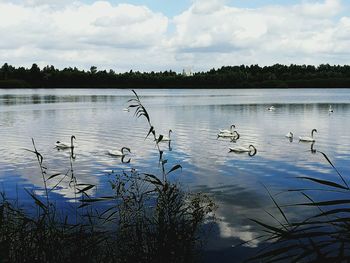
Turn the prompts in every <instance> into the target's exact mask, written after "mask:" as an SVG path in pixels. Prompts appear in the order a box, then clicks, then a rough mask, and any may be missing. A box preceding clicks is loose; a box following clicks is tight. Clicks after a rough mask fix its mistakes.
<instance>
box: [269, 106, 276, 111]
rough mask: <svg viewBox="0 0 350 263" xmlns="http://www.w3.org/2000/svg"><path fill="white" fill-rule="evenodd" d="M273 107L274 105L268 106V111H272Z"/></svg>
mask: <svg viewBox="0 0 350 263" xmlns="http://www.w3.org/2000/svg"><path fill="white" fill-rule="evenodd" d="M275 109H276V108H275V106H270V107H269V108H267V110H268V111H274V110H275Z"/></svg>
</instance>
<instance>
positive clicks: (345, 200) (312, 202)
mask: <svg viewBox="0 0 350 263" xmlns="http://www.w3.org/2000/svg"><path fill="white" fill-rule="evenodd" d="M311 153H312V154H320V155H321V156H322V157H323V158H324V159H325V160H326V161H327V163H328V164H329V165H330V166H331V167H332V168H333V170H334V171H335V173H336V174H337V176H338V177H337V178H338V180H329V179H321V178H316V177H310V176H299V177H297V179H300V180H306V181H308V182H311V183H312V184H313V185H315V187H310V188H302V189H287V190H286V191H284V192H285V193H294V194H300V195H301V196H302V197H304V199H305V201H304V202H300V203H293V204H286V205H280V204H279V203H278V201H277V199H276V196H273V195H272V194H271V193H270V191H269V190H268V189H267V188H266V190H267V192H268V194H269V196H270V198H271V200H272V202H273V203H274V205H275V208H276V209H277V210H278V211H279V215H280V217H281V219H278V218H277V216H274V215H272V214H270V213H269V215H270V216H271V218H272V219H273V220H274V222H275V224H271V223H266V222H262V221H259V220H256V219H252V221H253V222H255V223H256V224H258V225H260V226H261V227H262V228H263V230H264V232H265V233H266V234H265V235H263V236H260V237H259V239H261V240H262V241H264V242H265V243H266V244H267V245H265V246H264V247H263V248H262V249H261V250H260V251H258V253H257V254H256V255H255V256H253V257H251V258H249V259H248V260H247V261H248V262H251V261H258V262H261V261H263V262H348V261H349V260H350V235H349V233H350V217H349V215H350V207H349V204H350V188H349V185H348V183H347V182H346V180H345V178H344V176H343V175H342V174H341V173H340V172H339V171H338V170H337V168H336V167H335V166H334V164H333V163H332V161H331V160H330V159H329V158H328V156H327V155H326V154H325V153H324V152H321V151H318V150H315V149H313V147H311ZM325 192H331V193H332V194H333V196H332V197H327V195H325ZM291 208H293V209H300V208H307V209H308V211H309V212H312V213H313V214H312V215H311V216H307V217H305V218H303V219H297V220H291V219H290V218H288V217H287V215H286V211H288V209H291ZM297 211H298V210H297ZM301 214H302V213H300V215H301Z"/></svg>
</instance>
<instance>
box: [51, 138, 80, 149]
mask: <svg viewBox="0 0 350 263" xmlns="http://www.w3.org/2000/svg"><path fill="white" fill-rule="evenodd" d="M73 139H74V140H75V136H74V135H72V136H71V137H70V144H69V143H67V142H60V141H57V142H56V143H55V146H56V148H59V149H67V148H74V145H73Z"/></svg>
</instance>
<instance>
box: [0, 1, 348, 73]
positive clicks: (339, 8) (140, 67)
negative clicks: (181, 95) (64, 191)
mask: <svg viewBox="0 0 350 263" xmlns="http://www.w3.org/2000/svg"><path fill="white" fill-rule="evenodd" d="M0 36H1V38H0V64H1V65H2V64H3V63H5V62H6V63H9V64H11V65H14V66H25V67H30V66H31V65H32V64H33V63H36V64H38V65H39V66H40V67H43V66H46V65H54V66H55V67H57V68H64V67H78V68H80V69H89V68H90V67H91V66H96V67H97V68H98V69H99V70H104V69H106V70H109V69H113V70H114V71H116V72H125V71H129V70H134V71H148V72H149V71H164V70H174V71H177V72H181V71H182V69H184V68H185V69H191V70H192V71H207V70H209V69H211V68H219V67H221V66H228V65H241V64H246V65H251V64H259V65H261V66H264V65H273V64H276V63H280V64H287V65H289V64H313V65H319V64H324V63H329V64H340V65H343V64H350V48H349V47H350V1H349V0H177V1H174V0H113V1H106V0H103V1H95V0H78V1H68V0H60V1H53V0H0Z"/></svg>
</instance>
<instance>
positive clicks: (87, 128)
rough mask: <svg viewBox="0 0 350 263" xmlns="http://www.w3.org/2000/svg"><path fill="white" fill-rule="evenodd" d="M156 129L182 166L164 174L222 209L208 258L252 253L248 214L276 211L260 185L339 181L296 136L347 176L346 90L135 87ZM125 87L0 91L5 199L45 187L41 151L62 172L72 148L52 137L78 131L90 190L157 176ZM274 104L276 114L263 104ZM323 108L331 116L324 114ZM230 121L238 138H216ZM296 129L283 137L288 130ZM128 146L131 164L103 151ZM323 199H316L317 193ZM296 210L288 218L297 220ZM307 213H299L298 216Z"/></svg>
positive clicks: (60, 199)
mask: <svg viewBox="0 0 350 263" xmlns="http://www.w3.org/2000/svg"><path fill="white" fill-rule="evenodd" d="M137 92H138V94H139V95H140V97H141V100H142V102H143V104H144V105H145V106H146V108H147V109H148V112H149V114H150V116H151V121H152V123H153V125H154V126H155V128H156V130H157V131H158V132H159V133H163V134H167V132H168V130H169V129H172V131H173V133H172V134H171V137H172V142H171V149H170V150H169V148H168V145H167V144H164V145H162V146H163V148H164V150H165V154H166V157H167V158H168V159H169V164H168V166H167V167H169V169H170V168H171V167H172V165H175V164H181V165H182V167H183V170H182V172H181V171H180V170H177V171H176V172H174V173H173V174H172V175H171V178H172V180H175V181H178V182H179V183H180V184H181V185H182V186H183V187H184V188H185V189H186V190H191V191H202V192H205V193H209V194H211V195H212V196H213V197H214V199H215V201H216V203H217V204H218V205H219V209H218V211H217V216H218V219H219V220H218V222H217V224H216V225H215V226H214V229H213V231H212V234H211V236H210V238H209V241H208V243H207V245H206V249H207V251H208V257H207V260H208V261H210V260H211V259H214V258H217V256H218V255H219V256H220V257H221V258H222V261H221V262H225V260H226V261H227V262H232V259H233V258H234V259H235V260H238V259H240V258H244V257H246V256H247V255H251V254H252V253H253V251H254V250H255V249H257V248H258V247H259V246H260V245H261V244H260V243H259V241H253V242H251V243H249V244H248V245H246V246H244V247H239V248H235V247H233V246H234V245H237V244H238V243H240V242H244V241H248V240H250V239H253V238H254V237H257V236H259V235H260V234H261V228H260V227H258V226H257V225H256V224H254V223H253V222H252V221H251V220H250V218H254V219H260V220H264V221H265V222H271V221H273V220H272V218H271V217H270V216H269V215H268V214H267V213H266V212H265V210H267V211H269V212H270V213H272V214H278V212H277V211H276V209H275V208H274V205H273V202H272V201H271V199H270V198H269V195H268V193H267V191H266V189H265V188H264V186H263V185H265V186H266V187H267V188H268V189H269V191H271V192H272V193H273V194H276V193H279V192H281V191H284V190H287V189H293V188H300V187H306V186H308V184H307V183H306V182H305V181H303V180H300V179H296V177H297V176H314V177H317V178H321V179H322V178H323V179H330V180H335V181H337V180H338V177H337V175H336V173H335V172H334V170H333V169H332V167H330V165H329V164H328V163H327V162H326V160H325V159H324V158H323V157H322V156H321V155H320V154H312V153H311V151H310V147H311V143H302V142H299V140H298V139H297V138H298V137H299V136H304V135H307V136H309V135H310V132H311V130H312V129H313V128H316V129H317V131H318V132H317V133H315V137H316V143H315V144H314V145H313V148H314V149H317V150H320V151H323V152H325V153H326V154H327V155H328V157H329V158H330V159H331V160H332V162H333V163H334V165H335V166H336V167H337V169H338V170H339V171H340V172H341V173H342V174H343V175H344V176H345V177H346V178H347V179H349V178H348V175H349V174H350V166H349V157H350V151H349V149H350V140H349V139H350V134H349V132H348V130H349V127H350V118H349V117H350V89H321V90H318V89H288V90H278V89H274V90H267V89H266V90H265V89H261V90H240V89H238V90H220V89H218V90H138V91H137ZM131 98H133V94H132V92H131V91H130V90H112V89H106V90H104V89H96V90H84V89H79V90H77V89H72V90H68V89H67V90H63V89H57V90H40V89H38V90H0V133H1V136H0V145H1V146H0V148H1V151H0V183H1V188H2V190H4V191H5V192H6V194H7V196H8V197H9V198H18V199H20V200H22V202H23V203H24V204H26V202H27V203H28V204H29V203H30V202H32V200H30V199H29V198H28V194H26V193H25V192H24V191H23V190H22V189H23V188H24V187H26V188H29V189H36V190H38V193H40V190H42V186H43V185H42V179H41V175H40V173H39V169H38V165H37V162H36V159H35V156H34V155H33V154H32V153H30V152H28V151H26V150H24V149H25V148H27V149H33V147H32V142H31V138H34V140H35V143H36V146H37V149H38V150H39V151H40V152H41V153H42V154H43V156H44V158H45V160H44V161H45V164H46V166H47V167H48V169H49V171H50V173H55V172H61V173H65V172H66V171H67V170H68V169H69V167H70V161H69V153H68V152H66V151H57V149H55V148H54V144H55V142H56V141H57V140H60V141H67V142H69V141H70V136H71V135H75V137H76V139H77V140H76V143H77V144H78V147H77V148H76V150H75V154H76V159H75V160H74V171H75V176H76V177H77V178H78V180H79V181H80V182H84V183H90V184H94V185H97V188H96V190H94V192H93V193H92V194H98V195H104V194H107V193H109V192H110V187H109V183H108V180H109V176H108V173H109V172H110V171H116V172H118V171H119V172H120V171H122V170H128V169H130V168H131V167H133V168H136V169H138V170H140V171H145V172H152V173H157V174H159V170H158V167H157V165H155V164H157V159H158V155H157V151H156V149H155V147H154V143H153V142H152V141H151V140H144V138H145V136H146V134H147V132H148V126H147V123H146V121H145V120H144V119H142V118H141V119H136V118H135V117H133V112H132V111H130V112H125V111H123V109H124V108H125V107H127V105H128V104H127V101H128V99H131ZM271 105H274V106H275V108H276V110H275V111H268V110H267V108H268V107H269V106H271ZM329 105H332V107H333V110H334V112H333V113H329V111H328V108H329ZM231 124H235V125H236V129H237V131H238V132H239V133H240V135H241V138H240V139H239V140H238V141H237V142H236V143H234V142H230V140H225V139H217V133H218V130H219V129H224V128H225V129H228V128H229V127H230V125H231ZM289 131H292V132H293V133H294V135H295V139H294V141H293V142H290V141H289V140H288V139H287V138H285V135H286V134H287V133H288V132H289ZM250 144H253V145H254V146H255V147H256V148H257V154H256V155H255V156H253V157H250V156H249V155H248V154H247V153H245V154H236V153H232V152H229V147H235V146H248V145H250ZM123 146H127V147H129V148H131V151H132V155H131V162H130V163H128V164H126V163H122V162H121V160H120V159H118V158H113V157H111V156H109V155H107V151H108V150H112V149H120V148H121V147H123ZM55 196H56V199H57V203H58V204H60V205H62V206H65V204H67V203H69V202H70V201H71V200H72V199H73V198H74V193H73V191H72V189H70V188H69V187H62V188H60V189H59V190H57V191H55ZM320 198H321V197H320ZM276 199H277V200H278V202H279V203H280V204H290V203H295V202H297V201H299V199H300V200H304V201H305V199H303V197H302V196H300V195H298V194H296V193H289V194H288V193H282V194H279V195H277V196H276ZM298 211H299V212H295V211H293V209H291V210H289V211H286V213H287V216H288V217H289V218H297V217H300V216H302V215H301V214H300V209H299V210H298ZM307 213H308V211H306V209H305V214H307Z"/></svg>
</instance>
